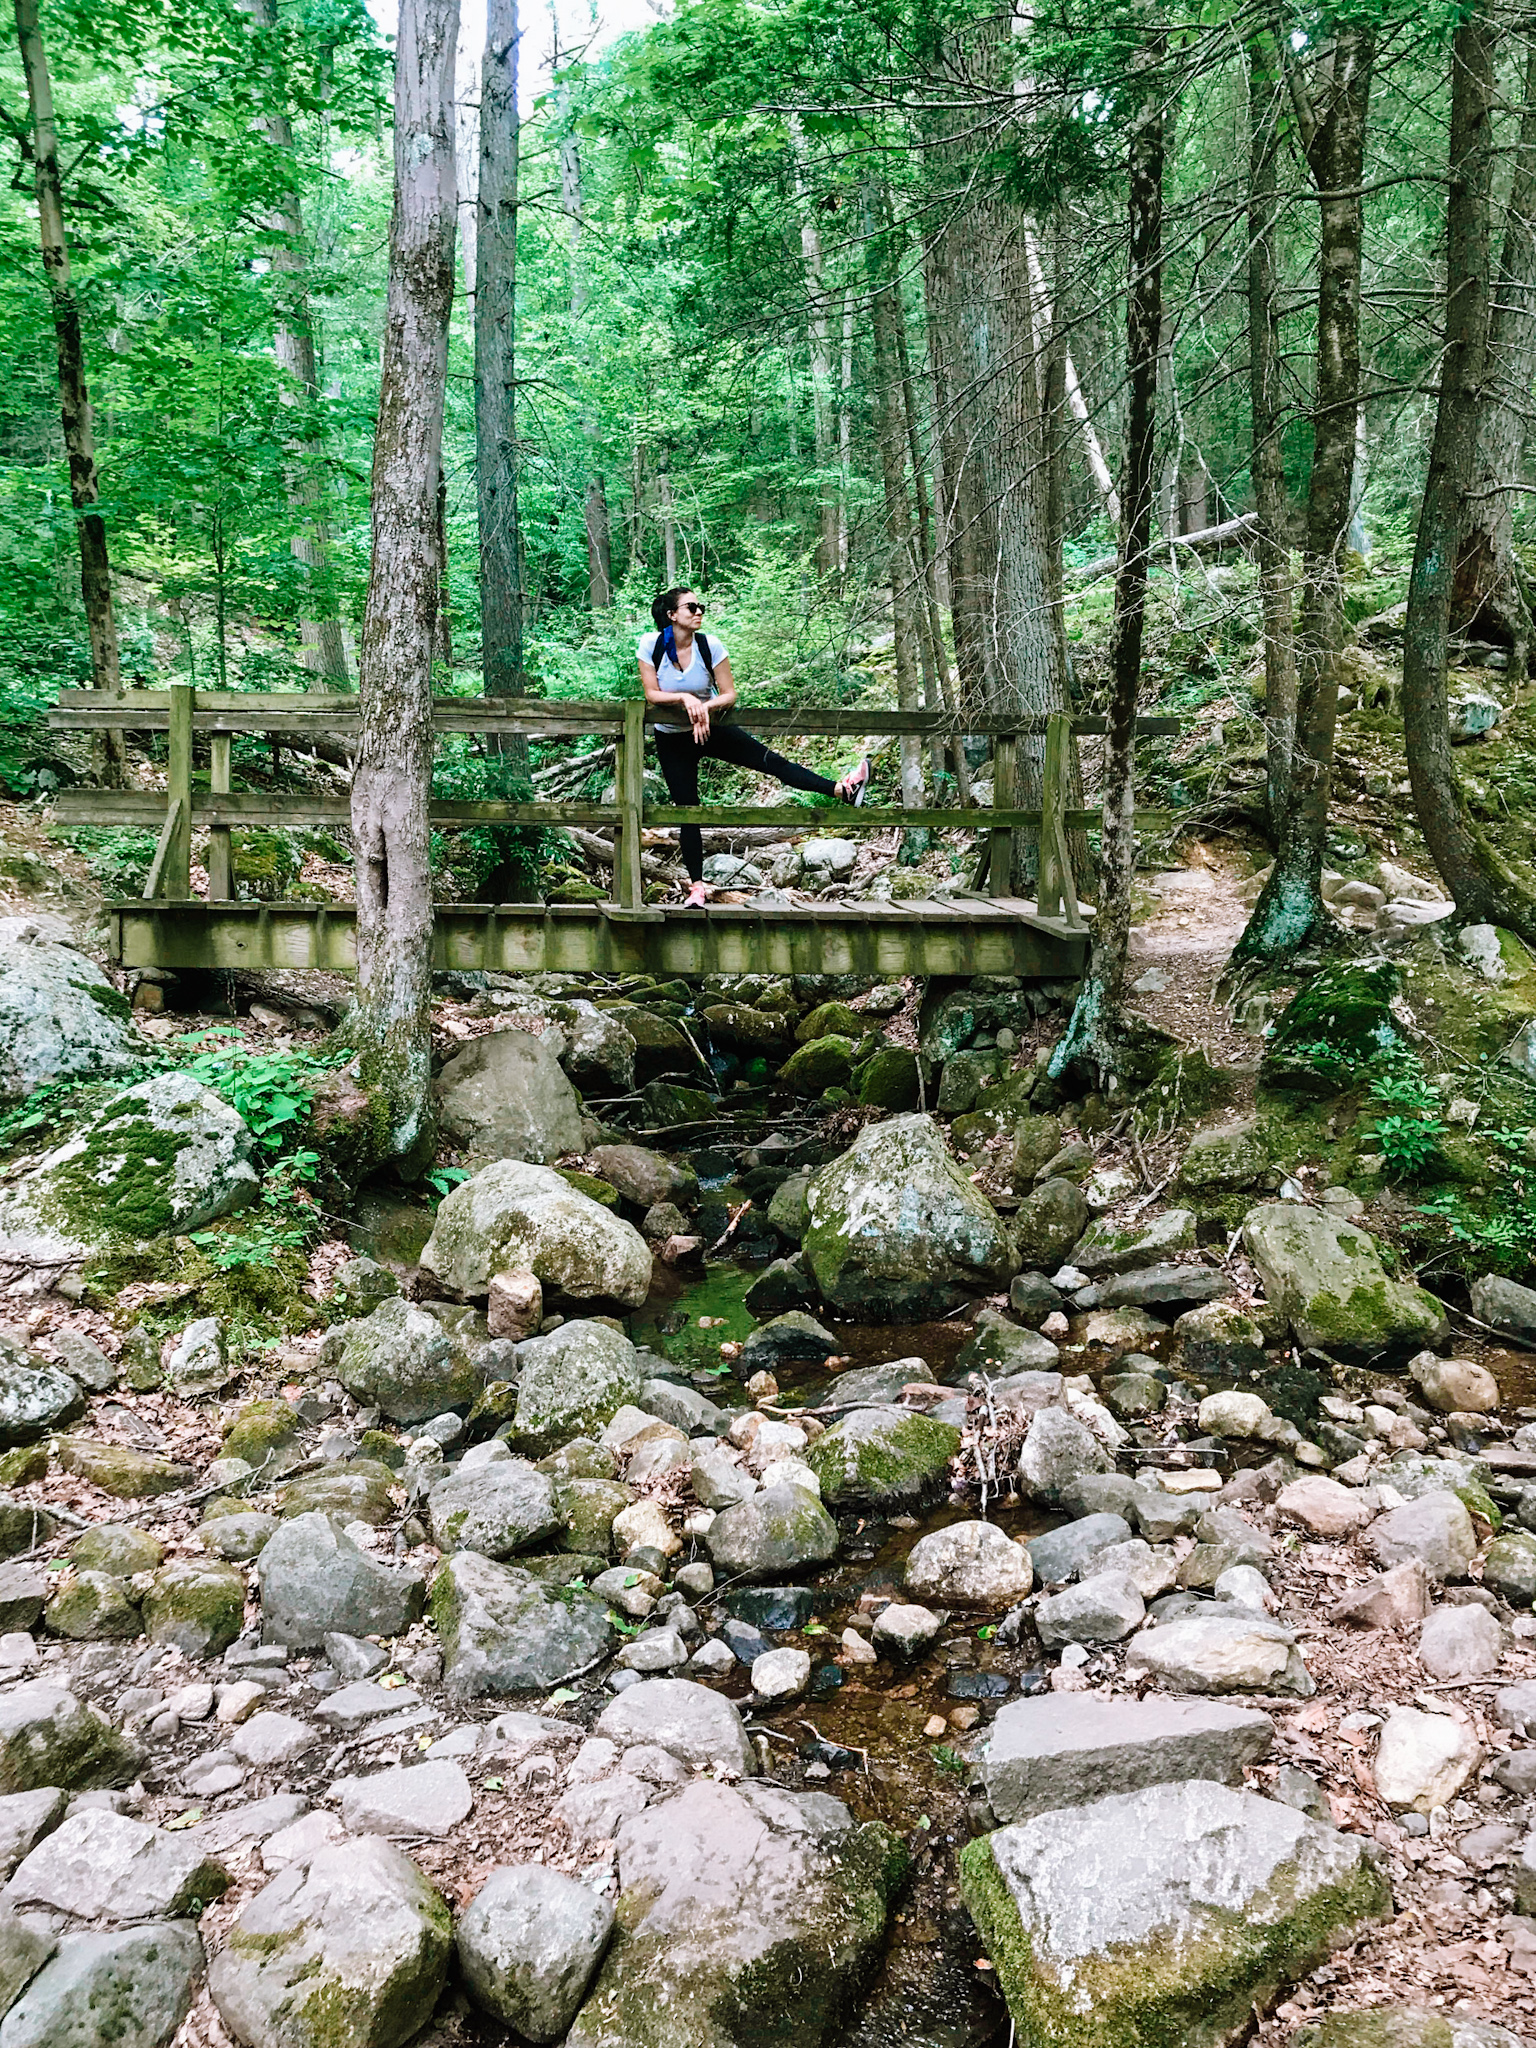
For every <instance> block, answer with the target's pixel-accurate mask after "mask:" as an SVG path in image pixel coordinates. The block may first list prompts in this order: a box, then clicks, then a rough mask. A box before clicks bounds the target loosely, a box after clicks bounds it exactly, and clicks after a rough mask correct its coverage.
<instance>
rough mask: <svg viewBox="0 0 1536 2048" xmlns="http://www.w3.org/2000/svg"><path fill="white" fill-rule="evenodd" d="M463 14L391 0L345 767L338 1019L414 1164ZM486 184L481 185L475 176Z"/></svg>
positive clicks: (423, 1123) (379, 1117)
mask: <svg viewBox="0 0 1536 2048" xmlns="http://www.w3.org/2000/svg"><path fill="white" fill-rule="evenodd" d="M458 21H459V4H458V0H402V4H401V7H400V12H399V27H398V32H397V39H396V44H395V203H394V213H393V216H392V218H391V221H390V230H389V290H388V297H387V301H386V308H385V327H384V356H383V370H382V375H381V378H380V385H379V420H378V429H377V433H376V435H375V439H374V455H373V558H372V563H371V566H370V570H369V577H368V601H367V606H366V609H365V611H364V614H363V638H362V649H361V658H360V661H359V664H358V688H359V691H360V694H361V698H362V702H361V707H360V708H361V714H362V715H361V730H360V733H359V740H358V758H357V768H356V771H355V773H354V776H353V780H352V840H353V848H354V854H355V864H356V879H357V994H356V999H355V1002H354V1005H353V1009H352V1013H351V1016H350V1018H349V1020H348V1026H347V1029H348V1034H349V1036H350V1039H351V1042H352V1043H353V1044H354V1045H355V1046H356V1047H357V1049H358V1051H359V1053H360V1054H361V1060H360V1063H359V1074H360V1078H361V1080H362V1082H363V1085H364V1087H365V1088H367V1089H368V1090H369V1092H370V1094H371V1095H372V1097H373V1099H374V1101H375V1103H376V1104H377V1106H378V1113H377V1114H376V1116H375V1118H374V1122H373V1129H374V1134H375V1140H376V1144H377V1149H378V1152H379V1155H380V1156H381V1157H384V1158H389V1157H394V1158H398V1159H401V1160H403V1161H404V1162H406V1166H407V1168H408V1169H410V1168H415V1169H417V1170H419V1169H420V1167H421V1166H422V1165H423V1164H425V1162H426V1160H427V1159H429V1158H430V1156H431V1147H432V1140H433V1130H432V1115H431V1097H430V1094H429V1083H430V1080H431V1062H432V1012H431V988H432V873H431V864H430V857H429V843H428V827H427V807H428V800H429V797H430V794H431V785H432V632H433V626H434V623H435V621H436V616H437V598H438V547H437V534H436V524H437V482H438V472H439V467H440V464H441V458H442V438H443V396H444V389H445V385H446V381H447V370H448V319H449V314H450V312H451V310H452V306H453V244H454V210H455V201H456V194H455V188H454V156H453V60H454V45H455V42H456V40H457V36H458ZM481 190H482V200H483V197H484V185H483V183H482V188H481ZM483 229H484V222H483V220H482V233H483ZM483 246H484V243H483V241H482V247H483Z"/></svg>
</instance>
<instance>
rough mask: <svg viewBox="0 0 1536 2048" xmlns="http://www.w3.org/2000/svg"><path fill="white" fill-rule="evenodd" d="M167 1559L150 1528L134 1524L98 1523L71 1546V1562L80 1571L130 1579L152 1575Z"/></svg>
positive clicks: (162, 1547) (161, 1545)
mask: <svg viewBox="0 0 1536 2048" xmlns="http://www.w3.org/2000/svg"><path fill="white" fill-rule="evenodd" d="M164 1556H165V1545H164V1544H163V1543H161V1542H160V1541H159V1540H158V1538H156V1537H154V1536H151V1535H150V1533H149V1531H148V1530H147V1529H136V1528H135V1527H134V1526H133V1524H132V1523H131V1522H98V1523H97V1524H96V1525H95V1527H94V1528H92V1529H87V1530H86V1531H85V1533H84V1535H83V1536H81V1537H80V1539H79V1541H78V1542H76V1543H73V1544H71V1546H70V1552H69V1561H70V1563H71V1564H72V1565H73V1566H74V1568H75V1570H76V1571H77V1572H111V1573H113V1574H115V1576H116V1577H118V1578H120V1579H131V1578H132V1577H133V1575H134V1573H135V1572H152V1571H154V1569H155V1568H156V1566H157V1565H158V1564H159V1563H160V1560H161V1559H162V1558H163V1557H164Z"/></svg>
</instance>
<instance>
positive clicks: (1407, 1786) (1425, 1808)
mask: <svg viewBox="0 0 1536 2048" xmlns="http://www.w3.org/2000/svg"><path fill="white" fill-rule="evenodd" d="M1482 1760H1483V1752H1482V1749H1481V1747H1480V1746H1479V1744H1478V1741H1477V1738H1476V1736H1475V1735H1474V1734H1473V1733H1472V1730H1471V1728H1470V1727H1469V1726H1468V1725H1467V1724H1466V1723H1465V1722H1464V1721H1460V1720H1453V1719H1452V1718H1451V1716H1450V1715H1448V1714H1425V1713H1421V1712H1420V1711H1419V1709H1418V1708H1417V1707H1394V1708H1393V1710H1392V1712H1391V1713H1390V1714H1389V1715H1388V1716H1387V1720H1386V1723H1385V1725H1384V1726H1383V1728H1382V1731H1381V1736H1380V1739H1379V1741H1378V1744H1377V1750H1376V1764H1375V1778H1376V1790H1377V1792H1378V1793H1379V1794H1380V1796H1381V1798H1382V1799H1383V1800H1385V1802H1386V1803H1387V1805H1388V1806H1393V1807H1412V1808H1414V1809H1415V1810H1416V1811H1417V1812H1419V1813H1425V1814H1427V1813H1430V1812H1432V1811H1433V1810H1434V1808H1435V1807H1437V1806H1447V1805H1449V1803H1450V1802H1451V1800H1452V1799H1454V1798H1455V1796H1456V1794H1457V1793H1458V1792H1459V1791H1460V1790H1461V1788H1462V1786H1463V1785H1465V1784H1466V1783H1467V1781H1468V1779H1469V1778H1470V1777H1471V1776H1472V1773H1473V1772H1474V1771H1475V1770H1476V1769H1477V1767H1478V1765H1479V1764H1480V1763H1481V1762H1482Z"/></svg>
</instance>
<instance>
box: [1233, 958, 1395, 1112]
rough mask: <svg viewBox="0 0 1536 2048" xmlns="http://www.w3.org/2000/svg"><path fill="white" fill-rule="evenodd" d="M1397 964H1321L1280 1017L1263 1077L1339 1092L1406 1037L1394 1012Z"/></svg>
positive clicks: (1317, 1091)
mask: <svg viewBox="0 0 1536 2048" xmlns="http://www.w3.org/2000/svg"><path fill="white" fill-rule="evenodd" d="M1398 988H1399V977H1398V972H1397V969H1396V968H1395V967H1394V966H1393V965H1392V963H1391V962H1390V961H1386V960H1383V961H1381V962H1379V963H1378V964H1377V965H1375V966H1373V967H1360V966H1356V965H1354V964H1353V963H1348V964H1344V965H1335V966H1330V967H1324V968H1322V969H1321V970H1320V971H1319V972H1318V973H1317V974H1315V975H1314V976H1313V977H1312V979H1311V980H1310V981H1309V982H1308V983H1307V985H1306V986H1305V987H1304V988H1303V989H1302V990H1301V991H1300V993H1299V994H1297V995H1296V996H1295V997H1294V998H1293V999H1292V1000H1291V1002H1290V1003H1289V1004H1288V1005H1287V1006H1286V1008H1285V1009H1284V1010H1283V1011H1282V1012H1281V1014H1280V1016H1279V1017H1278V1018H1277V1019H1276V1022H1275V1027H1274V1030H1273V1032H1272V1033H1271V1035H1270V1038H1269V1041H1268V1043H1267V1044H1266V1046H1265V1049H1264V1059H1263V1063H1262V1065H1261V1067H1260V1079H1261V1081H1262V1082H1263V1083H1264V1085H1265V1086H1267V1087H1270V1088H1286V1089H1292V1090H1294V1091H1295V1092H1296V1093H1298V1094H1302V1095H1318V1096H1323V1095H1337V1094H1338V1093H1339V1092H1340V1091H1341V1090H1342V1089H1344V1088H1348V1087H1349V1086H1351V1085H1352V1083H1353V1082H1354V1081H1356V1080H1357V1079H1358V1078H1359V1075H1360V1074H1361V1072H1362V1070H1363V1069H1364V1068H1366V1067H1367V1066H1369V1064H1370V1062H1371V1061H1372V1060H1375V1059H1380V1058H1381V1057H1382V1056H1383V1054H1387V1053H1390V1052H1392V1051H1393V1050H1394V1049H1395V1048H1397V1047H1399V1046H1400V1045H1401V1044H1402V1043H1403V1035H1402V1032H1401V1030H1400V1029H1399V1027H1398V1025H1397V1022H1396V1020H1395V1019H1394V1017H1393V1015H1392V1000H1393V998H1394V996H1396V994H1397V993H1398Z"/></svg>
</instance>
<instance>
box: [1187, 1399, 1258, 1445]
mask: <svg viewBox="0 0 1536 2048" xmlns="http://www.w3.org/2000/svg"><path fill="white" fill-rule="evenodd" d="M1271 1420H1273V1416H1272V1413H1271V1410H1270V1406H1269V1403H1268V1402H1267V1401H1265V1400H1263V1399H1261V1398H1260V1396H1259V1395H1257V1394H1240V1393H1227V1394H1207V1395H1206V1397H1205V1399H1204V1400H1203V1401H1202V1402H1201V1403H1200V1411H1199V1423H1200V1431H1201V1434H1202V1435H1203V1436H1228V1437H1239V1438H1245V1437H1255V1436H1262V1435H1263V1434H1264V1426H1265V1424H1266V1423H1268V1422H1270V1421H1271Z"/></svg>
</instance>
